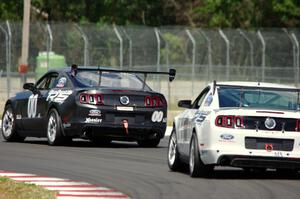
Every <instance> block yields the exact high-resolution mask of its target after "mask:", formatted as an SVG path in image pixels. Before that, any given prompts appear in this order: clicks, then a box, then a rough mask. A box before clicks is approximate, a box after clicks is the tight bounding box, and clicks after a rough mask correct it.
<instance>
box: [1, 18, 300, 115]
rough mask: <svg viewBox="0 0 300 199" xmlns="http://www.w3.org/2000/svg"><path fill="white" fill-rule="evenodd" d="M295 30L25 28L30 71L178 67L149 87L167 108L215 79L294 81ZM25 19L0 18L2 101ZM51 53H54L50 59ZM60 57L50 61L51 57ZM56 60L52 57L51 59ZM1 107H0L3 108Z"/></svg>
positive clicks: (17, 81) (18, 79) (13, 85)
mask: <svg viewBox="0 0 300 199" xmlns="http://www.w3.org/2000/svg"><path fill="white" fill-rule="evenodd" d="M299 40H300V29H259V30H255V31H254V30H241V29H202V28H193V29H191V28H188V27H176V26H173V27H159V28H151V27H145V26H110V25H105V26H103V25H102V26H100V25H98V24H88V25H78V24H75V23H51V24H47V23H32V24H31V25H30V42H29V57H28V64H29V71H28V73H27V74H26V76H25V77H26V78H25V79H26V81H28V82H29V81H35V80H36V79H37V78H38V75H37V74H38V73H37V71H38V69H40V68H44V69H45V71H46V70H48V69H50V68H52V67H65V66H69V65H71V64H73V63H76V64H78V65H83V66H109V67H113V68H119V69H129V70H135V69H138V70H152V71H167V70H168V69H169V68H175V69H176V70H177V76H176V79H175V81H174V82H172V83H169V82H168V81H167V78H166V77H158V76H149V79H148V84H149V85H150V86H151V87H152V88H153V89H154V90H157V91H160V92H162V93H164V94H165V96H166V98H167V100H168V101H169V104H170V107H169V108H170V109H171V110H172V109H176V108H175V107H176V106H175V104H176V103H177V101H178V100H180V99H194V98H195V97H196V96H197V95H198V94H199V92H200V91H201V90H202V88H203V87H204V86H205V85H206V84H207V83H208V82H211V81H213V80H217V81H224V80H232V81H233V80H236V81H238V80H246V81H266V82H274V83H285V84H290V85H296V86H298V84H299V67H300V66H299V52H300V49H299ZM21 44H22V23H21V22H9V21H0V92H1V95H0V101H1V103H2V106H3V103H4V102H5V100H6V99H7V98H8V97H9V96H12V95H14V93H15V92H17V91H20V90H22V83H23V82H24V77H22V76H21V75H20V74H19V73H18V66H19V64H20V63H19V60H20V57H21ZM54 55H55V56H56V57H54ZM54 58H55V59H58V58H60V59H61V60H62V61H60V62H55V61H53V59H54ZM52 61H53V62H52ZM2 106H1V104H0V107H2Z"/></svg>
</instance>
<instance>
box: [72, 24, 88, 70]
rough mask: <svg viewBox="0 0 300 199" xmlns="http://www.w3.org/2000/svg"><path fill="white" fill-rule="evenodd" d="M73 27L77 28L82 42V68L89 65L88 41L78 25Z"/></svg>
mask: <svg viewBox="0 0 300 199" xmlns="http://www.w3.org/2000/svg"><path fill="white" fill-rule="evenodd" d="M75 27H76V28H77V30H78V31H79V33H80V35H81V37H82V39H83V42H84V53H83V59H84V66H88V65H89V64H90V63H89V62H90V61H89V39H88V37H87V36H86V34H85V33H84V31H83V30H82V28H81V27H80V26H79V25H78V24H76V23H75Z"/></svg>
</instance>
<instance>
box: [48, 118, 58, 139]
mask: <svg viewBox="0 0 300 199" xmlns="http://www.w3.org/2000/svg"><path fill="white" fill-rule="evenodd" d="M56 131H57V124H56V120H55V116H54V115H53V114H51V115H50V117H49V121H48V138H49V140H50V141H51V142H54V140H55V137H56Z"/></svg>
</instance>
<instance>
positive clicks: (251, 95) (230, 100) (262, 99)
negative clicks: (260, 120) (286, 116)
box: [218, 87, 299, 110]
mask: <svg viewBox="0 0 300 199" xmlns="http://www.w3.org/2000/svg"><path fill="white" fill-rule="evenodd" d="M218 95H219V106H220V107H250V108H268V109H281V110H299V101H298V91H297V90H295V91H290V90H289V91H279V90H276V89H274V90H269V89H268V90H263V89H247V88H225V87H223V88H222V87H221V88H219V89H218Z"/></svg>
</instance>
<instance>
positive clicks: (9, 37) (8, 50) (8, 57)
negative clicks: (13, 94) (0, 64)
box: [6, 20, 11, 97]
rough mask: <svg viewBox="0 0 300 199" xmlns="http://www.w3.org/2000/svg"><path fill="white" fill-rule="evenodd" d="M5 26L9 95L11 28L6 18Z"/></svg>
mask: <svg viewBox="0 0 300 199" xmlns="http://www.w3.org/2000/svg"><path fill="white" fill-rule="evenodd" d="M6 26H7V34H8V49H7V69H8V70H7V89H8V95H7V97H9V94H10V91H11V86H10V80H11V79H10V72H11V70H10V69H11V28H10V24H9V22H8V20H6Z"/></svg>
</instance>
